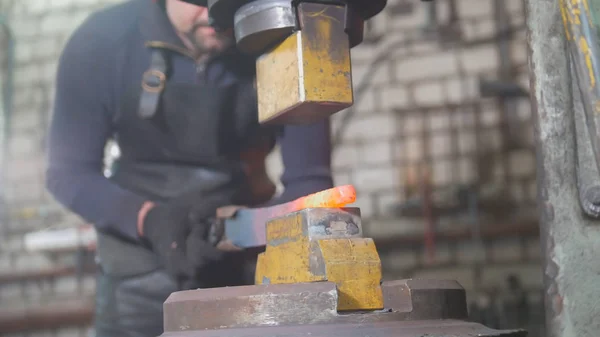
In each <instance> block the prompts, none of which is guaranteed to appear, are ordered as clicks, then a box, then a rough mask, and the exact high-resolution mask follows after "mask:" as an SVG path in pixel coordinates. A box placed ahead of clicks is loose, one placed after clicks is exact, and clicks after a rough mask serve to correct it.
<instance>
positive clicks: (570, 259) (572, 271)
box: [527, 0, 600, 337]
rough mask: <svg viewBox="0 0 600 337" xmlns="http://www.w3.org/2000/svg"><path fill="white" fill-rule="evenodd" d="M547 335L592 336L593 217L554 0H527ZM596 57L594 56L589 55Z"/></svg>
mask: <svg viewBox="0 0 600 337" xmlns="http://www.w3.org/2000/svg"><path fill="white" fill-rule="evenodd" d="M527 28H528V45H529V55H530V57H529V63H530V70H531V80H530V81H531V95H532V97H531V98H532V105H533V106H532V107H533V111H534V114H535V116H536V129H535V133H536V142H537V161H538V167H537V168H538V205H539V214H540V222H541V225H540V228H541V230H540V232H541V239H542V249H543V255H544V260H545V261H544V270H543V273H544V283H545V301H546V336H547V337H571V336H572V337H575V336H577V337H583V336H598V331H599V330H600V320H599V319H598V317H600V287H599V286H598V284H600V283H599V282H600V263H599V262H598V261H599V256H600V222H598V221H597V220H596V221H595V220H591V218H588V217H586V216H585V215H584V214H583V212H582V208H581V205H580V204H579V201H578V188H577V178H576V174H577V171H576V165H577V160H576V158H577V157H576V156H577V147H576V138H575V136H576V134H577V132H576V130H575V118H574V116H575V112H577V113H581V111H576V110H575V109H576V108H577V109H581V104H580V94H579V91H578V88H577V87H576V83H575V82H576V81H575V77H574V76H572V74H571V71H570V63H569V53H568V50H567V43H566V35H565V30H564V26H563V22H562V19H561V11H560V8H559V0H527ZM596 57H598V56H596Z"/></svg>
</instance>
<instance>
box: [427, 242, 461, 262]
mask: <svg viewBox="0 0 600 337" xmlns="http://www.w3.org/2000/svg"><path fill="white" fill-rule="evenodd" d="M419 253H420V254H419V257H418V259H419V262H421V263H422V264H423V267H424V268H429V267H431V266H432V265H430V264H433V266H435V265H436V264H442V263H449V262H450V261H452V260H453V258H454V256H453V255H454V252H453V251H452V247H451V246H450V245H449V244H448V243H440V242H438V243H436V244H435V247H434V248H433V256H432V258H431V259H430V258H429V252H427V251H426V249H425V247H422V249H420V250H419Z"/></svg>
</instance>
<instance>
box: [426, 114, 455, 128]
mask: <svg viewBox="0 0 600 337" xmlns="http://www.w3.org/2000/svg"><path fill="white" fill-rule="evenodd" d="M428 117H429V118H428V120H429V130H431V131H440V130H448V129H449V128H450V117H451V116H450V114H449V113H448V111H441V112H433V113H430V114H429V115H428Z"/></svg>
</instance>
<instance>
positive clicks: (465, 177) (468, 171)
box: [458, 158, 477, 184]
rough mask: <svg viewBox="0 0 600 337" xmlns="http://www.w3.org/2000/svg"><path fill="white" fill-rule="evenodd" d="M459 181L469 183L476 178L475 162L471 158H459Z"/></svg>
mask: <svg viewBox="0 0 600 337" xmlns="http://www.w3.org/2000/svg"><path fill="white" fill-rule="evenodd" d="M458 167H459V168H458V169H459V171H460V172H459V177H460V182H461V183H462V184H470V183H473V182H475V181H476V180H477V163H476V162H474V161H473V159H472V158H461V159H459V160H458Z"/></svg>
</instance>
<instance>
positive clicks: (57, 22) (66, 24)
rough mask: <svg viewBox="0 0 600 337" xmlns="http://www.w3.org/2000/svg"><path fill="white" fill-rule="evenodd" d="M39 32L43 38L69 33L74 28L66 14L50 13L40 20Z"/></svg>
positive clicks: (68, 15)
mask: <svg viewBox="0 0 600 337" xmlns="http://www.w3.org/2000/svg"><path fill="white" fill-rule="evenodd" d="M40 24H41V31H42V34H43V35H44V36H50V35H54V34H57V33H58V34H61V33H68V32H71V31H72V30H73V29H74V28H76V26H75V25H74V23H73V21H71V16H70V14H68V13H66V12H65V13H61V12H58V13H52V14H51V15H45V16H44V17H43V18H42V19H41V23H40Z"/></svg>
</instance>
